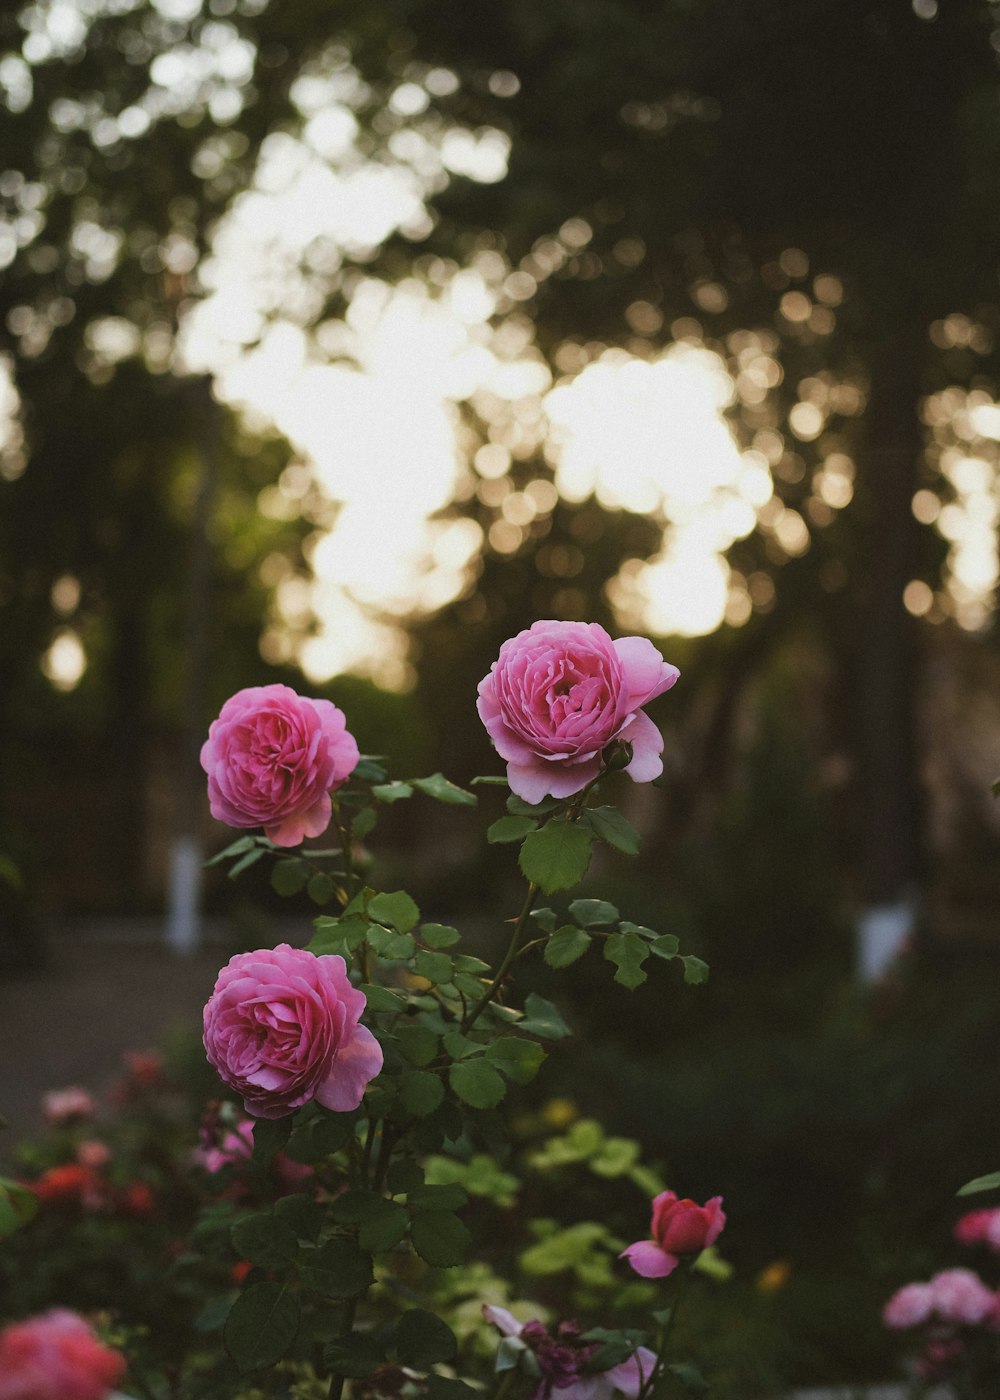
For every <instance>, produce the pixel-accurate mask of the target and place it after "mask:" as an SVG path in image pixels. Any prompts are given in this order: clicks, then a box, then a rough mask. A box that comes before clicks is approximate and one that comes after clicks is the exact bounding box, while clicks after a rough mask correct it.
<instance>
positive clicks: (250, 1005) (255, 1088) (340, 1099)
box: [205, 943, 382, 1118]
mask: <svg viewBox="0 0 1000 1400" xmlns="http://www.w3.org/2000/svg"><path fill="white" fill-rule="evenodd" d="M365 1005H366V1003H365V997H364V993H363V992H359V991H357V990H356V989H355V988H354V987H352V986H351V983H350V981H349V980H348V976H347V967H346V965H345V963H344V959H343V958H342V957H339V956H337V955H324V956H323V957H315V956H314V955H313V954H312V953H307V952H306V951H305V949H304V948H291V947H289V945H288V944H287V943H279V945H278V947H277V948H273V949H272V948H262V949H259V950H258V951H257V952H255V953H237V954H236V956H235V957H233V958H230V960H229V962H228V963H227V964H226V966H225V967H224V968H223V969H222V971H221V972H220V973H219V977H218V980H217V981H216V984H215V989H214V990H213V992H212V995H211V996H210V997H209V999H208V1002H207V1004H206V1006H205V1050H206V1052H207V1054H208V1058H209V1060H210V1062H211V1063H212V1064H213V1065H214V1066H215V1069H216V1070H217V1071H218V1074H219V1077H220V1079H222V1080H223V1082H224V1083H226V1084H228V1085H229V1087H230V1088H231V1089H235V1090H236V1092H237V1093H238V1094H241V1095H242V1097H243V1102H244V1106H245V1108H246V1111H247V1113H250V1114H253V1116H254V1117H255V1118H282V1117H284V1115H285V1114H286V1113H291V1112H292V1111H293V1110H294V1109H296V1108H301V1106H302V1105H303V1104H305V1103H309V1102H310V1101H311V1100H312V1099H315V1100H316V1102H317V1103H320V1104H322V1105H323V1107H324V1108H329V1109H333V1110H334V1111H335V1112H338V1113H343V1112H346V1111H347V1110H348V1109H352V1108H357V1106H358V1104H359V1103H360V1102H361V1100H362V1098H363V1097H364V1092H365V1087H366V1086H367V1084H368V1081H369V1080H370V1079H374V1078H375V1076H376V1075H377V1074H378V1072H379V1070H380V1069H381V1068H382V1049H381V1046H380V1045H379V1043H378V1041H377V1040H376V1039H375V1037H374V1036H373V1035H372V1033H371V1031H370V1030H368V1028H367V1027H366V1026H362V1025H359V1024H358V1022H359V1019H360V1017H361V1013H362V1012H363V1011H364V1009H365Z"/></svg>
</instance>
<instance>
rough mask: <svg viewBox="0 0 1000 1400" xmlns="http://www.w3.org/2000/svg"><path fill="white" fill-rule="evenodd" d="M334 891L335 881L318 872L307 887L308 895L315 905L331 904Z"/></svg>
mask: <svg viewBox="0 0 1000 1400" xmlns="http://www.w3.org/2000/svg"><path fill="white" fill-rule="evenodd" d="M333 890H334V886H333V881H332V880H331V879H330V877H329V875H324V874H323V872H322V871H317V873H316V874H315V875H314V876H313V877H312V879H311V880H310V881H309V884H308V885H307V886H306V893H307V894H308V896H309V898H310V899H311V900H312V902H313V903H314V904H329V902H330V900H331V899H332V898H333Z"/></svg>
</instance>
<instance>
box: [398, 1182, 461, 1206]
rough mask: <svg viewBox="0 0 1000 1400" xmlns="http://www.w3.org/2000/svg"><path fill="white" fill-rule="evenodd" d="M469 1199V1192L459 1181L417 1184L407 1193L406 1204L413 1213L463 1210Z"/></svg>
mask: <svg viewBox="0 0 1000 1400" xmlns="http://www.w3.org/2000/svg"><path fill="white" fill-rule="evenodd" d="M468 1199H469V1195H468V1192H467V1191H466V1190H465V1188H464V1187H463V1186H460V1185H459V1184H458V1182H457V1181H447V1182H442V1183H441V1184H440V1185H427V1186H423V1185H421V1186H415V1187H414V1188H413V1190H412V1191H410V1192H409V1193H408V1194H407V1197H406V1205H407V1209H408V1210H409V1211H410V1212H411V1213H419V1212H420V1211H426V1210H433V1211H442V1210H461V1208H462V1206H464V1205H465V1204H466V1203H467V1201H468Z"/></svg>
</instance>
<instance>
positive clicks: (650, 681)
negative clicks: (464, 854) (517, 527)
mask: <svg viewBox="0 0 1000 1400" xmlns="http://www.w3.org/2000/svg"><path fill="white" fill-rule="evenodd" d="M679 675H680V672H679V671H678V669H677V667H676V666H670V665H668V664H667V662H665V661H664V660H663V658H662V656H661V655H660V653H659V652H658V651H657V650H656V648H655V647H654V646H653V644H652V642H649V641H647V640H646V638H645V637H620V638H619V639H618V641H616V642H613V641H612V640H611V638H610V637H609V636H608V634H607V632H605V630H604V628H603V627H599V626H598V625H597V623H596V622H556V621H542V622H536V623H534V624H533V625H532V626H531V627H529V628H528V629H527V631H524V632H519V633H518V634H517V636H516V637H511V638H510V639H509V640H508V641H506V642H504V644H503V646H502V647H501V648H500V655H499V656H498V657H497V659H496V661H495V662H494V663H493V665H492V666H491V667H490V673H489V675H488V676H484V678H483V679H482V680H481V681H480V683H479V700H478V703H477V708H478V710H479V717H480V719H481V720H482V721H483V723H484V724H485V726H486V729H487V731H488V732H489V736H490V738H491V739H492V740H493V745H494V747H495V748H496V751H497V753H498V754H499V755H500V757H501V758H502V759H505V760H506V763H507V781H508V782H509V784H510V786H511V790H512V791H513V792H515V793H517V795H518V796H519V797H522V798H523V799H524V800H525V801H526V802H540V801H541V800H542V798H543V797H546V796H548V795H550V794H551V796H553V797H569V796H571V795H572V794H573V793H574V792H579V791H580V790H581V788H584V787H586V786H587V784H588V783H589V782H590V781H591V780H592V779H594V778H596V777H597V775H598V774H599V773H600V771H601V767H602V758H601V754H602V751H603V750H604V749H606V748H607V747H608V745H609V744H612V743H621V744H629V745H630V746H631V749H632V758H631V761H630V762H629V764H628V767H627V768H626V770H625V771H626V772H627V773H628V775H629V777H631V778H633V779H634V780H635V781H636V782H639V783H648V782H650V781H651V780H652V779H653V778H656V777H659V775H660V773H662V771H663V761H662V759H661V758H660V754H661V753H662V751H663V739H662V738H661V736H660V732H659V730H658V729H657V728H656V726H655V725H654V724H653V722H652V720H651V719H649V718H648V717H647V716H646V715H645V714H644V713H643V710H642V707H643V705H645V704H647V703H648V702H649V701H650V700H652V699H654V698H655V697H656V696H657V695H660V694H662V693H663V691H665V690H669V689H670V687H671V686H672V685H673V684H674V682H675V681H676V680H677V677H678V676H679Z"/></svg>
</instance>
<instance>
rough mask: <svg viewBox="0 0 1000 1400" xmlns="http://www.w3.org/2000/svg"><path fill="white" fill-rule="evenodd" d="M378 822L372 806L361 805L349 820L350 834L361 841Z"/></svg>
mask: <svg viewBox="0 0 1000 1400" xmlns="http://www.w3.org/2000/svg"><path fill="white" fill-rule="evenodd" d="M377 822H378V813H377V812H376V810H375V808H374V807H362V808H361V811H360V812H359V813H358V814H357V816H356V817H355V818H354V820H353V821H352V822H351V835H352V836H354V837H355V839H356V840H358V841H363V840H364V839H365V837H366V836H370V835H371V833H372V832H373V831H374V830H375V825H376V823H377Z"/></svg>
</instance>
